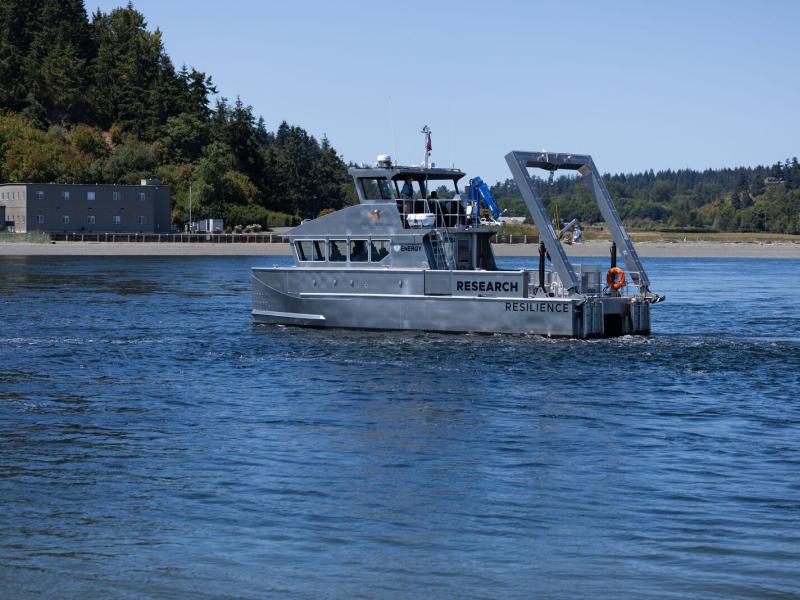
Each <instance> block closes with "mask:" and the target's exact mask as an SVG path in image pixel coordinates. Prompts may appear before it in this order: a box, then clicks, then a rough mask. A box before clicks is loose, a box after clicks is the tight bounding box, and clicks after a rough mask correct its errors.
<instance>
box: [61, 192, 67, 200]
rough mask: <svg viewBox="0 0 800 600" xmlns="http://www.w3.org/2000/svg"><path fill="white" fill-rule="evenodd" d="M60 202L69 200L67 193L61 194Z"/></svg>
mask: <svg viewBox="0 0 800 600" xmlns="http://www.w3.org/2000/svg"><path fill="white" fill-rule="evenodd" d="M61 199H62V200H69V192H61Z"/></svg>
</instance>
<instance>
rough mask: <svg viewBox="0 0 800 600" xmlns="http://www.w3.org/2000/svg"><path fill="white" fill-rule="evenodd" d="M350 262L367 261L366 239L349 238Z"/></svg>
mask: <svg viewBox="0 0 800 600" xmlns="http://www.w3.org/2000/svg"><path fill="white" fill-rule="evenodd" d="M350 262H367V240H350Z"/></svg>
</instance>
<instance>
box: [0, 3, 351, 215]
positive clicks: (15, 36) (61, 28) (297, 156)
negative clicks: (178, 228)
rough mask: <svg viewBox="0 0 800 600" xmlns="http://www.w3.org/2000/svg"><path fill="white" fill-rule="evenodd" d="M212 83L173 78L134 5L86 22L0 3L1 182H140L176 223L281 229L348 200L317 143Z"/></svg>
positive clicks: (343, 176) (76, 8)
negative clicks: (167, 200) (152, 181)
mask: <svg viewBox="0 0 800 600" xmlns="http://www.w3.org/2000/svg"><path fill="white" fill-rule="evenodd" d="M216 94H217V89H216V87H215V85H214V83H213V80H212V78H211V76H210V75H207V74H206V73H203V72H200V71H197V70H195V69H193V68H188V67H186V66H183V67H181V68H179V69H176V68H175V66H174V65H173V64H172V61H171V60H170V58H169V56H168V55H167V54H166V52H165V51H164V46H163V43H162V34H161V32H160V31H159V30H158V29H155V30H150V29H149V28H148V25H147V22H146V21H145V18H144V16H143V15H142V14H141V13H139V12H138V11H137V10H135V9H134V8H133V6H132V5H131V4H128V5H127V7H124V8H118V9H115V10H113V11H111V12H110V13H108V14H105V13H102V12H99V11H98V12H96V13H95V14H93V15H92V17H91V19H89V18H88V16H87V14H86V10H85V7H84V3H83V1H82V0H3V1H2V3H0V113H2V114H0V182H3V181H28V182H48V181H56V182H65V183H66V182H97V183H138V180H139V179H140V178H142V177H151V176H156V177H160V178H161V179H162V181H163V182H164V183H167V184H169V185H171V186H172V189H173V202H174V208H173V219H174V220H175V221H176V222H181V221H184V220H186V217H187V214H186V213H187V210H186V209H187V204H188V189H189V182H192V184H193V185H192V188H193V216H196V217H198V218H203V217H211V216H214V217H220V216H221V217H223V218H225V219H226V222H228V223H231V224H236V223H241V224H249V223H257V222H258V223H261V224H267V221H270V223H271V224H276V222H277V223H279V224H284V222H285V221H286V220H287V219H286V218H285V216H282V215H275V214H272V213H271V212H270V211H279V212H281V213H288V214H290V215H294V216H303V217H306V216H316V215H317V214H318V213H319V212H320V210H322V209H324V208H340V207H341V206H343V205H344V204H345V203H346V202H348V200H349V199H351V198H352V194H353V191H352V186H351V184H350V181H349V178H348V176H347V167H346V165H345V163H344V162H343V161H342V159H341V158H340V157H339V156H338V155H337V153H336V151H335V150H334V148H333V147H332V146H331V144H330V143H329V141H328V140H327V139H325V138H323V139H322V140H319V141H318V140H316V139H315V138H314V137H313V136H310V135H309V134H308V133H307V132H306V131H305V130H304V129H302V128H301V127H298V126H291V125H288V124H287V123H285V122H282V123H280V124H278V123H276V125H277V128H276V129H275V130H274V131H272V130H270V129H269V128H268V126H267V123H265V121H264V120H263V119H262V118H256V116H255V115H254V114H253V110H252V108H251V107H250V106H247V105H246V104H244V103H243V102H242V101H241V100H239V99H238V98H237V99H236V101H234V102H229V101H228V100H226V99H225V98H222V97H219V98H216V99H215V97H216Z"/></svg>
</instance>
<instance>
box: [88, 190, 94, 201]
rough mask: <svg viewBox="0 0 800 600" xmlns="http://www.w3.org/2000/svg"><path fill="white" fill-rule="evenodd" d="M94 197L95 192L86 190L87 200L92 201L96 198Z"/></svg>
mask: <svg viewBox="0 0 800 600" xmlns="http://www.w3.org/2000/svg"><path fill="white" fill-rule="evenodd" d="M94 198H95V193H94V192H86V200H88V201H89V202H91V201H93V200H94Z"/></svg>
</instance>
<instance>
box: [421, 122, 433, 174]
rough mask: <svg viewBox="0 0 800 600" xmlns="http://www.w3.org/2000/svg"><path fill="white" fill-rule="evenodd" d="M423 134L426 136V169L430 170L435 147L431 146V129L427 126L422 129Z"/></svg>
mask: <svg viewBox="0 0 800 600" xmlns="http://www.w3.org/2000/svg"><path fill="white" fill-rule="evenodd" d="M422 134H423V135H424V136H425V168H426V169H427V168H428V165H429V162H428V161H429V160H430V158H431V150H433V146H432V145H431V128H430V127H428V126H427V125H425V126H424V127H423V128H422Z"/></svg>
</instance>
